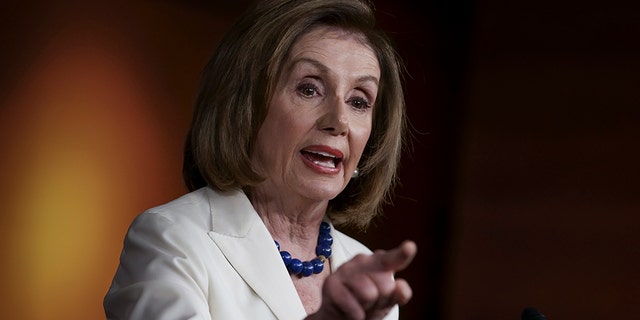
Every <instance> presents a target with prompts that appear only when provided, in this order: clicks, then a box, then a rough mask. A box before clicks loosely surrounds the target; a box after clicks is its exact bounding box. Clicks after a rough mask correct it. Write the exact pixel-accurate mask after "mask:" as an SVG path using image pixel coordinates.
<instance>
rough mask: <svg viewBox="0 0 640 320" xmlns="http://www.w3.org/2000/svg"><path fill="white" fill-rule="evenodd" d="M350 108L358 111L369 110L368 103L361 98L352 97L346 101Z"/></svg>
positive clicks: (369, 105)
mask: <svg viewBox="0 0 640 320" xmlns="http://www.w3.org/2000/svg"><path fill="white" fill-rule="evenodd" d="M347 102H348V103H349V104H350V105H351V106H353V107H354V108H355V109H358V110H365V109H369V108H371V104H370V103H369V101H368V100H367V99H365V98H362V97H353V98H351V99H349V100H348V101H347Z"/></svg>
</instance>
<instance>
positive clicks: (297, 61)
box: [289, 58, 379, 86]
mask: <svg viewBox="0 0 640 320" xmlns="http://www.w3.org/2000/svg"><path fill="white" fill-rule="evenodd" d="M303 62H306V63H309V64H311V65H313V66H314V67H316V68H318V69H320V71H321V72H323V73H329V71H330V70H329V68H327V66H325V65H324V64H322V63H321V62H320V61H318V60H315V59H310V58H299V59H295V60H293V61H291V67H290V68H289V70H293V69H294V68H295V67H296V66H297V65H298V64H300V63H303ZM356 82H358V83H362V82H373V83H375V84H376V86H378V85H379V81H378V78H376V77H374V76H372V75H363V76H360V77H358V78H357V79H356Z"/></svg>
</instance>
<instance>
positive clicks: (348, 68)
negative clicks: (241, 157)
mask: <svg viewBox="0 0 640 320" xmlns="http://www.w3.org/2000/svg"><path fill="white" fill-rule="evenodd" d="M359 37H360V36H359V35H357V34H352V33H347V32H345V31H343V30H340V29H337V28H331V27H317V28H315V29H313V30H312V31H310V32H309V33H307V34H305V35H304V36H302V37H301V38H300V39H299V40H298V41H297V42H296V43H295V44H294V46H293V47H292V49H291V52H290V54H289V57H288V59H287V61H286V63H285V66H284V69H283V72H282V76H281V78H280V79H279V80H278V82H277V85H276V87H275V91H274V94H273V97H272V100H271V101H270V103H269V106H268V111H267V115H266V118H265V120H264V123H263V124H262V127H261V128H260V131H259V132H258V137H257V142H256V149H255V152H254V154H253V161H254V162H255V163H256V165H257V167H258V168H259V170H261V171H262V173H263V174H266V176H267V180H266V181H265V182H264V183H263V184H262V185H261V186H259V188H260V189H261V190H262V192H269V193H273V194H274V195H276V194H277V195H278V196H282V197H295V196H297V197H301V198H304V199H309V200H330V199H333V198H334V197H336V196H337V195H338V194H339V193H340V192H341V191H342V190H343V189H344V188H345V186H346V185H347V183H348V182H349V179H351V176H352V174H353V171H354V169H356V167H357V165H358V161H359V160H360V156H361V155H362V152H363V150H364V147H365V145H366V143H367V140H368V139H369V135H370V133H371V123H372V114H373V110H372V108H374V107H375V106H374V104H375V98H376V96H377V93H378V83H379V80H380V67H379V65H378V60H377V58H376V55H375V53H374V52H373V50H371V49H370V48H369V47H368V46H367V45H365V44H363V43H364V42H363V41H361V38H359Z"/></svg>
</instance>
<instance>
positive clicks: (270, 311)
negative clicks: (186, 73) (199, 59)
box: [104, 0, 416, 319]
mask: <svg viewBox="0 0 640 320" xmlns="http://www.w3.org/2000/svg"><path fill="white" fill-rule="evenodd" d="M404 116H405V115H404V99H403V92H402V85H401V70H400V63H399V61H398V59H397V57H396V54H395V52H394V50H393V48H392V47H391V45H390V44H389V41H388V40H387V38H386V37H385V36H384V34H382V33H381V32H380V31H378V30H377V29H375V27H374V17H373V12H372V9H371V8H370V7H369V6H368V5H367V4H366V3H365V2H362V1H358V0H310V1H309V0H307V1H300V0H298V1H296V0H266V1H262V2H259V3H257V4H256V5H255V6H254V7H252V8H251V9H250V10H249V11H248V12H247V13H246V14H245V15H243V16H242V17H241V18H240V19H239V20H238V21H237V22H236V24H235V25H234V26H233V27H232V28H231V30H230V31H229V32H228V34H227V35H226V36H225V37H224V38H223V39H222V41H221V43H220V44H219V46H218V49H217V50H216V52H215V54H214V56H213V57H212V59H211V61H210V63H209V64H208V65H207V67H206V68H205V70H204V74H203V79H202V85H201V88H200V92H199V95H198V99H197V101H196V106H195V111H194V116H193V122H192V126H191V129H190V131H189V133H188V136H187V142H186V147H185V163H184V176H185V181H186V183H187V185H188V187H189V189H190V191H191V192H190V193H188V194H186V195H185V196H183V197H181V198H179V199H176V200H174V201H172V202H169V203H167V204H165V205H162V206H159V207H156V208H153V209H150V210H147V211H146V212H144V213H143V214H141V215H139V216H138V217H137V218H136V219H135V221H134V222H133V223H132V225H131V227H130V229H129V231H128V233H127V236H126V239H125V243H124V248H123V251H122V256H121V261H120V266H119V268H118V271H117V273H116V275H115V277H114V280H113V283H112V285H111V288H110V290H109V292H108V293H107V295H106V297H105V301H104V304H105V311H106V314H107V318H110V319H303V318H307V319H383V318H384V319H397V318H398V305H402V304H404V303H406V302H407V301H408V300H409V299H410V297H411V289H410V287H409V285H408V284H407V282H406V281H404V280H402V279H395V278H394V276H393V274H394V273H395V272H396V271H399V270H402V269H403V268H405V267H406V266H407V265H408V264H409V263H410V261H411V260H412V258H413V256H414V255H415V252H416V247H415V244H414V243H413V242H411V241H406V242H404V243H403V244H401V245H400V246H398V247H397V248H395V249H392V250H389V251H382V250H380V251H376V252H375V253H372V252H371V251H370V250H369V249H368V248H367V247H365V246H364V245H362V244H361V243H359V242H357V241H356V240H354V239H352V238H350V237H348V236H347V235H345V234H343V233H341V232H340V231H338V230H336V229H335V227H339V226H341V225H352V226H357V227H361V228H366V227H367V225H368V224H369V222H370V221H371V219H372V218H373V217H374V216H375V215H377V214H379V213H380V212H379V210H380V205H381V204H382V203H383V202H384V201H385V200H386V199H387V197H388V196H389V194H390V192H391V190H392V187H393V184H394V181H395V174H396V168H397V166H398V162H399V156H400V151H401V147H402V134H403V129H404V121H405V119H404Z"/></svg>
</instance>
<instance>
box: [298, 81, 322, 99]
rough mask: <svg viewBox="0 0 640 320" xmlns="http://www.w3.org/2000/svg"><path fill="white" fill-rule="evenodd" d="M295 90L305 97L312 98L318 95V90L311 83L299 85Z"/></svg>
mask: <svg viewBox="0 0 640 320" xmlns="http://www.w3.org/2000/svg"><path fill="white" fill-rule="evenodd" d="M296 90H297V91H298V92H299V93H300V94H301V95H302V96H305V97H309V98H311V97H314V96H316V95H318V94H319V92H318V88H317V87H316V86H315V85H313V84H311V83H301V84H300V85H298V87H297V88H296Z"/></svg>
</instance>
